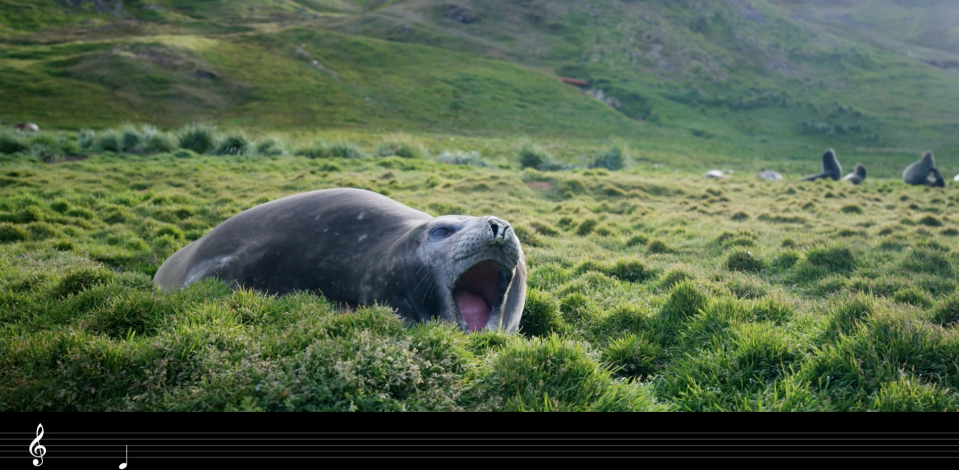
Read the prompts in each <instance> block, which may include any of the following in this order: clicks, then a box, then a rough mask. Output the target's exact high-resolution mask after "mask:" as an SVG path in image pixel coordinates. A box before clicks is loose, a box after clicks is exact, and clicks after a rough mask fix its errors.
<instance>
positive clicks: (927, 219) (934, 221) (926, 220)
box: [919, 215, 942, 227]
mask: <svg viewBox="0 0 959 470" xmlns="http://www.w3.org/2000/svg"><path fill="white" fill-rule="evenodd" d="M919 223H920V224H922V225H925V226H927V227H942V220H941V219H939V218H938V217H936V216H934V215H927V216H924V217H923V218H921V219H919Z"/></svg>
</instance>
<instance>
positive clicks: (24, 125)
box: [13, 122, 40, 132]
mask: <svg viewBox="0 0 959 470" xmlns="http://www.w3.org/2000/svg"><path fill="white" fill-rule="evenodd" d="M13 128H14V129H16V130H18V131H30V132H40V126H38V125H36V124H34V123H32V122H21V123H19V124H15V125H14V126H13Z"/></svg>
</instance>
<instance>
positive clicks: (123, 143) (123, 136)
mask: <svg viewBox="0 0 959 470" xmlns="http://www.w3.org/2000/svg"><path fill="white" fill-rule="evenodd" d="M143 138H144V135H143V134H141V133H140V130H138V129H137V128H135V127H133V126H131V125H129V124H128V125H126V126H123V127H122V128H120V150H121V151H123V152H126V153H137V152H139V151H140V146H141V145H142V144H143Z"/></svg>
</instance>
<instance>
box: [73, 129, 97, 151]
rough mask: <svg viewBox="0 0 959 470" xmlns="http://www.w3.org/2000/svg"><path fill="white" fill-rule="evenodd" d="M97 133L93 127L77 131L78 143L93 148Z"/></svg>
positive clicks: (81, 146) (83, 146)
mask: <svg viewBox="0 0 959 470" xmlns="http://www.w3.org/2000/svg"><path fill="white" fill-rule="evenodd" d="M96 137H97V133H96V131H94V130H93V129H82V130H80V132H79V133H77V145H79V146H80V148H83V149H89V148H93V146H94V144H96Z"/></svg>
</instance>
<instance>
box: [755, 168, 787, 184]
mask: <svg viewBox="0 0 959 470" xmlns="http://www.w3.org/2000/svg"><path fill="white" fill-rule="evenodd" d="M756 178H759V179H761V180H769V181H779V180H781V179H783V175H780V174H779V173H777V172H775V171H772V170H767V169H765V168H762V169H760V170H759V173H757V174H756Z"/></svg>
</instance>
